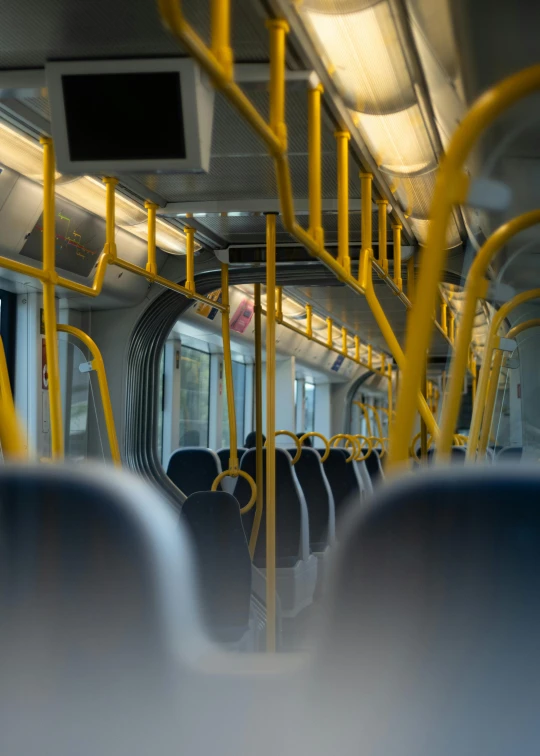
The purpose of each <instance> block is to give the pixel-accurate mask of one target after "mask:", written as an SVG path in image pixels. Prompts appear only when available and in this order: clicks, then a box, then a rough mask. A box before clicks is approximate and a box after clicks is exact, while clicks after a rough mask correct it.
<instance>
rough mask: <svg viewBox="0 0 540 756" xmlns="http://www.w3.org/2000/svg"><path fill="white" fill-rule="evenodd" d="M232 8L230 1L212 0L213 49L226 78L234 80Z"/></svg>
mask: <svg viewBox="0 0 540 756" xmlns="http://www.w3.org/2000/svg"><path fill="white" fill-rule="evenodd" d="M230 29H231V8H230V0H212V7H211V33H212V41H211V49H212V52H213V53H214V55H215V56H216V58H217V59H218V60H219V62H220V63H221V65H222V66H223V68H224V71H225V76H226V77H227V78H228V79H229V80H231V81H232V79H233V51H232V49H231V46H230V33H231V31H230Z"/></svg>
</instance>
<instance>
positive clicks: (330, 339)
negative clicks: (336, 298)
mask: <svg viewBox="0 0 540 756" xmlns="http://www.w3.org/2000/svg"><path fill="white" fill-rule="evenodd" d="M333 328H334V321H333V320H332V318H326V334H327V335H326V346H327V347H328V349H332V347H333V346H334V339H333V334H332V329H333Z"/></svg>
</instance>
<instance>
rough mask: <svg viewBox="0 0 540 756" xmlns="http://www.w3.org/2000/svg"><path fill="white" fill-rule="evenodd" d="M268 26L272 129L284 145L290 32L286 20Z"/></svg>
mask: <svg viewBox="0 0 540 756" xmlns="http://www.w3.org/2000/svg"><path fill="white" fill-rule="evenodd" d="M219 1H220V0H214V2H218V3H219ZM266 26H267V28H268V29H269V31H270V127H271V129H272V131H273V132H274V134H276V136H277V137H278V138H279V139H280V140H281V141H282V143H284V144H286V141H287V127H286V124H285V37H286V35H287V34H288V32H289V24H288V23H287V22H286V21H285V20H284V19H281V18H272V19H270V20H268V21H267V22H266Z"/></svg>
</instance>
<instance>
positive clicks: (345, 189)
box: [334, 131, 351, 273]
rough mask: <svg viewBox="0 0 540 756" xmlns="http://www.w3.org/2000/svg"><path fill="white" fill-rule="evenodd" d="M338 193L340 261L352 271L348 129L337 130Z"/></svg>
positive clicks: (349, 136)
mask: <svg viewBox="0 0 540 756" xmlns="http://www.w3.org/2000/svg"><path fill="white" fill-rule="evenodd" d="M334 136H335V138H336V143H337V195H338V258H337V259H338V263H339V264H340V265H342V266H343V267H344V268H345V270H346V271H347V273H350V272H351V259H350V257H349V139H350V138H351V135H350V134H349V132H348V131H336V132H335V134H334Z"/></svg>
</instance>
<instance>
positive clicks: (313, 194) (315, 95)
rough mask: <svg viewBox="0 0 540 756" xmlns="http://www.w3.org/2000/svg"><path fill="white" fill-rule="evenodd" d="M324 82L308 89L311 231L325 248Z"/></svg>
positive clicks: (318, 242)
mask: <svg viewBox="0 0 540 756" xmlns="http://www.w3.org/2000/svg"><path fill="white" fill-rule="evenodd" d="M323 92H324V89H323V86H322V84H318V85H317V86H316V87H314V88H313V89H309V90H308V164H309V233H310V234H311V236H312V237H313V238H314V239H315V241H316V242H317V244H319V245H320V247H321V249H322V248H324V229H323V225H322V188H321V95H322V93H323Z"/></svg>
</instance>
